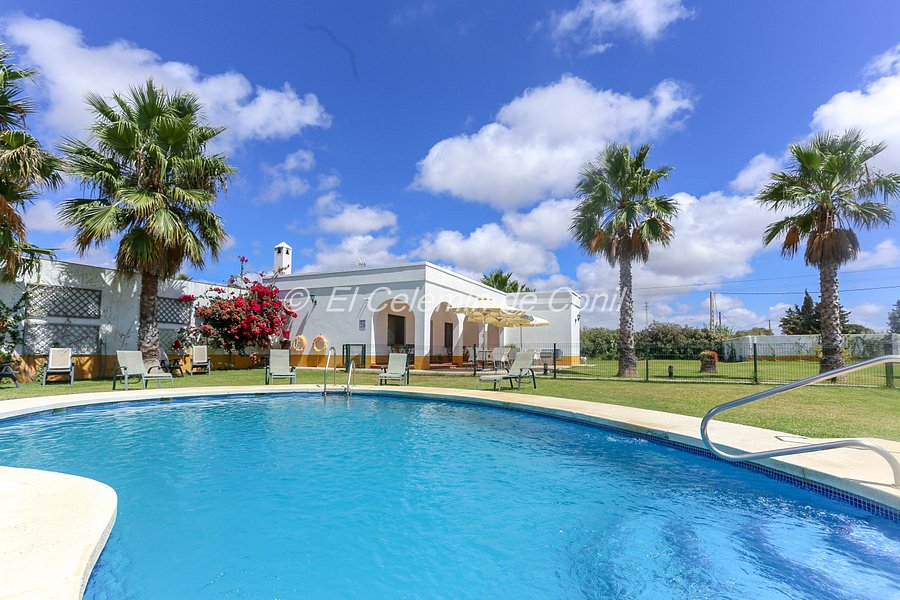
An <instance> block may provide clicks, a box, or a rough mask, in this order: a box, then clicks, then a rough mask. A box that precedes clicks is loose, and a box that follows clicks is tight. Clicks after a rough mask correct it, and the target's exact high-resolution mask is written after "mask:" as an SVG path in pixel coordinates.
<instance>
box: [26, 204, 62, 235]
mask: <svg viewBox="0 0 900 600" xmlns="http://www.w3.org/2000/svg"><path fill="white" fill-rule="evenodd" d="M58 210H59V207H58V206H57V205H56V204H54V203H53V202H51V201H50V200H35V202H34V204H31V205H29V206H28V207H26V209H25V225H26V226H27V227H28V230H29V231H43V232H48V233H53V232H57V231H66V229H67V228H66V226H65V225H63V224H62V223H61V222H60V220H59V215H58V213H57V211H58Z"/></svg>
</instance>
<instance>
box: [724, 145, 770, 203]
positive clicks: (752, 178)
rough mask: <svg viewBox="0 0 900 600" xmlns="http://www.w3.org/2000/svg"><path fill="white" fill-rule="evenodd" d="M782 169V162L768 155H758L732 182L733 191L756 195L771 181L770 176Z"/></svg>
mask: <svg viewBox="0 0 900 600" xmlns="http://www.w3.org/2000/svg"><path fill="white" fill-rule="evenodd" d="M780 169H781V161H780V160H778V159H777V158H775V157H774V156H769V155H768V154H766V153H761V154H757V155H756V156H754V157H753V158H751V159H750V162H749V163H747V165H746V166H745V167H744V168H743V169H741V171H740V173H738V174H737V176H736V177H735V178H734V179H732V180H731V183H730V184H729V185H730V186H731V189H733V190H734V191H736V192H739V193H742V194H754V193H756V192H757V191H759V189H760V188H761V187H762V186H763V185H765V184H766V183H767V182H768V181H769V176H770V175H771V174H772V173H774V172H776V171H778V170H780Z"/></svg>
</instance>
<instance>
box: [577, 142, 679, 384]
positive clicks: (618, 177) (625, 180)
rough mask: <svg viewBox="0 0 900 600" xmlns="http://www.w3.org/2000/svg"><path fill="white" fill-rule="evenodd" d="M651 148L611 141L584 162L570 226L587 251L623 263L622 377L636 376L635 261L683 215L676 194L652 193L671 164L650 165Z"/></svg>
mask: <svg viewBox="0 0 900 600" xmlns="http://www.w3.org/2000/svg"><path fill="white" fill-rule="evenodd" d="M649 152H650V145H649V144H645V145H643V146H641V147H640V148H638V149H637V150H636V151H635V152H634V154H632V153H631V149H630V148H629V147H628V145H627V144H610V145H609V146H607V147H606V148H605V149H604V150H603V151H602V152H601V153H600V154H599V155H598V156H597V158H596V160H595V161H594V162H588V163H586V164H584V165H583V166H582V167H581V179H580V181H579V182H578V185H577V187H576V189H577V191H578V195H579V197H580V200H581V201H580V202H579V204H578V207H577V208H576V209H575V215H574V217H573V218H572V225H571V227H570V230H571V231H572V235H573V237H574V238H575V241H576V242H578V244H579V245H580V246H581V247H582V248H583V249H584V250H585V252H587V253H588V254H590V255H600V256H603V257H604V258H606V260H607V261H609V264H610V265H611V266H613V267H614V266H616V265H618V266H619V294H620V296H621V301H622V304H621V306H620V308H619V372H618V376H619V377H632V376H635V375H637V355H636V354H635V351H634V298H633V296H632V290H631V264H632V262H634V261H642V262H646V261H647V259H648V258H650V245H651V244H654V243H658V244H662V245H663V246H666V245H668V244H669V242H670V241H671V240H672V236H673V235H674V228H673V227H672V223H671V220H672V219H673V218H674V217H675V216H676V215H677V214H678V203H677V202H676V201H675V199H673V198H670V197H668V196H654V195H653V194H654V193H656V191H657V190H658V189H659V184H660V182H661V181H662V180H663V179H665V178H667V177H668V176H669V173H671V171H672V167H669V166H661V167H659V168H656V169H653V168H651V167H648V166H647V154H648V153H649Z"/></svg>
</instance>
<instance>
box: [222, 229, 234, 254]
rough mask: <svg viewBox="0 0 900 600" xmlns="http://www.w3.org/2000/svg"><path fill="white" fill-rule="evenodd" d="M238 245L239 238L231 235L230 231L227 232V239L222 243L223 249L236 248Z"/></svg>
mask: <svg viewBox="0 0 900 600" xmlns="http://www.w3.org/2000/svg"><path fill="white" fill-rule="evenodd" d="M236 246H237V238H236V237H234V236H233V235H231V234H230V233H229V234H226V235H225V241H224V242H223V243H222V250H223V251H227V250H231V249H232V248H234V247H236Z"/></svg>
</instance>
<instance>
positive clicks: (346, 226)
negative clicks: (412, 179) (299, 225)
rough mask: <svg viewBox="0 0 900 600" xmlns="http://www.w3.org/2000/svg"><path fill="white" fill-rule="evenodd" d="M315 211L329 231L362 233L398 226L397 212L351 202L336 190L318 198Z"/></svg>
mask: <svg viewBox="0 0 900 600" xmlns="http://www.w3.org/2000/svg"><path fill="white" fill-rule="evenodd" d="M315 212H316V213H317V214H318V223H319V228H320V229H322V230H324V231H327V232H329V233H342V234H351V235H362V234H365V233H372V232H374V231H378V230H379V229H385V228H390V229H394V228H395V227H396V226H397V214H396V213H394V212H392V211H390V210H387V209H385V208H380V207H376V206H363V205H362V204H350V203H348V202H345V201H344V200H342V199H341V195H340V194H339V193H338V192H337V191H334V190H332V191H330V192H327V193H325V194H322V195H321V196H319V197H318V198H316V204H315Z"/></svg>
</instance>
